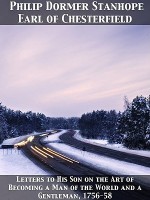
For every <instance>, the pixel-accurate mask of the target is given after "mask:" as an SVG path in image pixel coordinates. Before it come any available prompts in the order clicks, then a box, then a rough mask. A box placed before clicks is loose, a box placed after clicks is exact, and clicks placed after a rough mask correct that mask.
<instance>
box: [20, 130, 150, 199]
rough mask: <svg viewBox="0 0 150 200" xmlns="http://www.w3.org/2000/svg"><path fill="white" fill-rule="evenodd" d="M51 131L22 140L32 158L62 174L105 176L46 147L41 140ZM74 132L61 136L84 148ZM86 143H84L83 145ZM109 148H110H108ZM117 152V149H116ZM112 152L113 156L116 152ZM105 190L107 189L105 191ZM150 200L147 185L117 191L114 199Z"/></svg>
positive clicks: (90, 146) (68, 142) (90, 149)
mask: <svg viewBox="0 0 150 200" xmlns="http://www.w3.org/2000/svg"><path fill="white" fill-rule="evenodd" d="M48 134H49V133H42V134H40V135H36V136H30V137H29V138H28V139H27V140H25V141H22V142H21V145H22V147H23V148H22V150H23V151H24V152H25V153H26V155H28V156H29V157H30V158H31V157H34V159H38V160H39V161H40V162H41V163H44V165H45V166H48V167H49V168H50V169H54V170H55V171H56V172H57V174H61V175H71V176H72V175H78V176H81V175H92V176H93V175H96V176H101V175H103V176H105V175H106V174H104V172H102V171H100V170H95V169H92V168H90V167H89V166H86V165H84V164H82V163H80V162H78V161H77V160H74V159H72V158H69V157H68V156H66V155H64V154H62V153H59V152H57V151H56V150H54V149H53V148H50V147H46V146H45V145H44V144H43V143H42V142H41V140H42V139H43V137H47V136H48ZM73 134H74V133H73V132H72V131H70V132H67V133H65V134H63V135H61V136H60V138H61V139H62V140H63V141H64V142H65V143H67V144H70V145H72V146H74V147H77V148H80V149H82V148H83V147H84V146H85V144H84V143H83V142H80V141H77V140H76V139H74V138H73V137H72V136H73ZM83 144H84V145H83ZM86 148H88V149H87V150H88V151H91V152H93V153H95V152H96V153H98V154H102V152H100V150H98V149H97V147H96V148H95V146H93V145H89V144H88V145H87V144H86ZM101 150H102V151H104V153H105V155H107V156H109V155H108V154H109V153H107V154H106V149H105V150H104V149H103V148H102V149H101ZM107 150H108V149H107ZM114 152H116V151H114ZM114 152H113V153H111V152H110V154H111V157H113V155H114V154H115V153H114ZM114 156H115V158H116V157H117V158H118V159H119V157H118V155H114ZM107 175H108V174H107ZM104 192H105V191H104ZM119 199H122V200H127V199H128V200H149V199H150V193H149V190H148V188H147V187H143V188H142V191H134V192H133V191H120V192H115V197H114V198H113V200H119Z"/></svg>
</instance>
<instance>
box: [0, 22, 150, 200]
mask: <svg viewBox="0 0 150 200" xmlns="http://www.w3.org/2000/svg"><path fill="white" fill-rule="evenodd" d="M0 50H1V54H0V69H1V73H0V84H1V88H0V97H1V98H0V175H24V176H30V175H34V176H38V175H42V176H44V175H47V176H49V175H52V176H53V175H54V176H55V175H69V176H87V175H92V176H95V175H96V176H99V175H100V176H101V175H102V176H103V175H105V176H107V175H114V176H118V177H119V176H135V179H136V184H137V185H138V184H141V185H142V186H143V187H144V190H143V193H144V192H145V193H144V194H143V193H141V196H140V195H138V194H136V192H137V191H136V192H135V193H134V195H135V198H134V197H133V196H131V199H132V200H134V199H142V200H143V199H149V196H148V195H149V192H148V191H149V189H150V176H149V175H150V26H144V25H140V26H136V25H134V26H132V25H130V26H128V25H126V26H119V25H118V26H111V25H110V26H103V25H101V26H94V25H93V26H90V25H89V26H78V25H76V26H65V25H64V26H53V25H52V26H32V25H31V26H1V27H0ZM130 189H131V188H130ZM125 194H126V193H125ZM127 194H128V193H127ZM142 195H144V198H143V196H142ZM94 197H95V196H94ZM94 197H93V198H92V197H89V198H88V197H87V196H86V195H85V196H84V197H83V199H90V198H91V199H98V198H96V197H95V198H94ZM123 197H124V198H122V196H121V198H122V199H127V196H126V195H124V194H123ZM39 199H44V197H43V196H42V197H39ZM51 199H52V198H51ZM60 199H61V198H60ZM66 199H67V198H66ZM68 199H69V198H68ZM70 199H71V197H70ZM72 199H76V198H75V197H74V198H72ZM78 199H80V198H78ZM99 199H100V197H99ZM103 199H109V195H108V196H107V198H103ZM118 199H120V198H118ZM128 199H130V198H128Z"/></svg>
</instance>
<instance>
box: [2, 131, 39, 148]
mask: <svg viewBox="0 0 150 200" xmlns="http://www.w3.org/2000/svg"><path fill="white" fill-rule="evenodd" d="M38 134H39V133H37V132H34V133H31V134H29V135H23V136H19V137H15V138H10V139H7V140H4V141H3V143H2V144H1V145H11V144H12V145H13V144H15V143H18V142H20V141H22V140H25V139H26V138H28V137H29V136H31V135H38Z"/></svg>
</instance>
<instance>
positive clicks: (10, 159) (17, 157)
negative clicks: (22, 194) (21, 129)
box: [0, 133, 50, 175]
mask: <svg viewBox="0 0 150 200" xmlns="http://www.w3.org/2000/svg"><path fill="white" fill-rule="evenodd" d="M34 134H38V133H34ZM32 135H33V134H32ZM28 136H30V135H26V136H21V137H17V138H11V139H7V140H5V141H4V142H3V144H7V145H8V144H15V143H17V142H20V141H21V140H24V139H26V138H27V137H28ZM0 175H50V174H49V173H47V172H45V171H44V170H42V169H41V168H39V167H38V166H37V165H35V164H34V163H33V162H32V161H31V160H29V159H28V158H27V157H26V156H25V155H24V154H23V153H22V152H21V151H18V150H17V149H0Z"/></svg>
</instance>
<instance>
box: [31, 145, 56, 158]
mask: <svg viewBox="0 0 150 200" xmlns="http://www.w3.org/2000/svg"><path fill="white" fill-rule="evenodd" d="M35 148H36V149H37V150H38V151H40V152H42V153H43V154H45V155H47V156H50V157H51V158H54V157H53V156H52V155H50V154H48V153H46V152H45V151H43V150H41V149H40V148H38V147H37V146H35Z"/></svg>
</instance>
